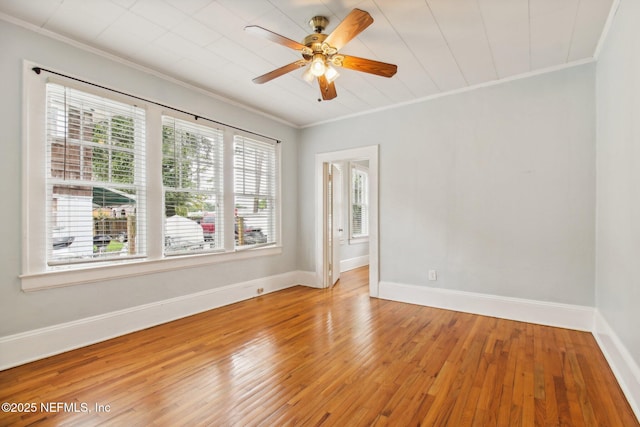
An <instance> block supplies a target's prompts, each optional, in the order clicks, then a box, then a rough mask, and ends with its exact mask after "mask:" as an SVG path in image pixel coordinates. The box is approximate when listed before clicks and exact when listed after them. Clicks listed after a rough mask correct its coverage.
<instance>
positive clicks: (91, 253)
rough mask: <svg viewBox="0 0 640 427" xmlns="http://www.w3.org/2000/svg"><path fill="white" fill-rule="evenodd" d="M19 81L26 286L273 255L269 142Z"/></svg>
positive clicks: (122, 100)
mask: <svg viewBox="0 0 640 427" xmlns="http://www.w3.org/2000/svg"><path fill="white" fill-rule="evenodd" d="M54 74H55V73H54ZM24 77H25V78H24V82H25V97H26V98H25V106H26V108H27V114H26V115H25V116H24V117H25V129H26V131H25V133H24V134H25V145H24V165H23V170H24V175H23V179H22V182H23V190H24V191H23V194H24V200H23V224H24V227H25V229H24V235H25V241H24V244H23V251H22V261H23V262H22V265H23V274H22V275H21V279H22V288H23V289H24V290H35V289H42V288H48V287H55V286H65V285H69V284H75V283H86V282H91V281H101V280H108V279H113V278H117V277H126V276H132V275H140V274H148V273H154V272H157V271H160V270H171V269H174V268H176V269H177V268H184V267H194V266H200V265H205V264H211V263H217V262H224V261H229V260H234V259H247V258H251V257H255V256H261V255H273V254H278V253H281V251H282V250H281V248H279V247H278V243H279V241H280V238H279V233H280V231H279V229H280V219H279V215H280V213H279V203H280V202H279V199H278V198H279V187H280V185H279V179H280V178H279V168H280V164H279V161H280V150H279V145H278V144H277V143H276V142H275V141H270V140H268V139H266V138H265V139H262V137H259V136H255V137H254V136H253V135H249V134H248V133H247V135H248V136H246V135H245V134H244V133H242V134H240V131H238V130H237V129H235V128H230V127H226V126H224V125H222V124H215V125H214V124H211V123H212V122H210V121H208V120H206V119H201V118H200V119H196V118H195V117H192V116H189V115H187V114H185V113H181V112H179V111H174V110H172V109H171V108H170V107H165V106H158V105H156V106H152V102H151V101H145V100H142V99H139V98H138V99H136V98H132V97H128V96H126V95H124V94H122V93H113V92H112V91H109V90H105V89H101V88H95V87H93V86H91V85H89V84H84V83H82V82H78V81H76V80H74V79H66V78H64V77H62V76H59V77H52V76H51V75H48V76H47V75H45V73H41V74H36V73H34V72H33V71H32V70H31V67H30V66H29V64H26V63H25V68H24ZM263 246H269V247H268V248H263ZM244 249H259V250H256V251H247V250H244ZM240 252H241V253H240ZM193 255H197V256H193ZM132 261H135V262H132ZM49 273H51V274H49Z"/></svg>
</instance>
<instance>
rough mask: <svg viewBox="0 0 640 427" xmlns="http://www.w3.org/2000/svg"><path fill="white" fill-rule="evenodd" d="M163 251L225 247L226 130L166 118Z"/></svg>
mask: <svg viewBox="0 0 640 427" xmlns="http://www.w3.org/2000/svg"><path fill="white" fill-rule="evenodd" d="M162 180H163V185H164V211H165V229H164V232H165V254H167V255H176V254H186V253H194V252H208V251H211V250H218V249H223V248H224V238H223V235H224V233H223V231H224V223H223V220H224V215H223V200H224V197H223V132H222V130H220V129H215V128H212V127H209V126H204V125H199V124H196V123H192V122H188V121H185V120H180V119H176V118H173V117H169V116H163V118H162Z"/></svg>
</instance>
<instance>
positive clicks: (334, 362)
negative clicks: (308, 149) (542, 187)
mask: <svg viewBox="0 0 640 427" xmlns="http://www.w3.org/2000/svg"><path fill="white" fill-rule="evenodd" d="M0 402H13V403H15V404H16V406H17V405H18V404H23V406H24V404H31V403H33V404H35V405H36V408H35V410H34V411H33V412H24V411H22V412H19V413H10V412H9V413H7V412H1V413H0V425H1V426H6V425H18V426H19V425H65V426H67V425H68V426H77V425H78V426H79V425H116V426H120V425H126V426H148V425H158V426H179V425H189V426H191V425H214V426H253V425H256V426H282V425H304V426H318V425H337V426H370V425H376V426H383V425H389V426H411V425H413V426H416V425H421V426H456V427H458V426H521V425H522V426H533V425H535V426H555V425H564V426H625V427H630V426H638V425H639V424H638V420H637V419H636V418H635V417H634V414H633V412H632V410H631V408H630V406H629V404H628V403H627V402H626V400H625V398H624V396H623V394H622V392H621V390H620V388H619V386H618V384H617V383H616V380H615V378H614V376H613V374H612V373H611V370H610V369H609V367H608V365H607V364H606V362H605V359H604V357H603V355H602V353H601V352H600V350H599V349H598V347H597V344H596V342H595V340H594V339H593V337H592V336H591V334H589V333H585V332H577V331H571V330H566V329H559V328H552V327H546V326H539V325H532V324H527V323H521V322H514V321H508V320H500V319H495V318H491V317H483V316H476V315H471V314H465V313H458V312H452V311H446V310H439V309H433V308H428V307H421V306H417V305H411V304H402V303H396V302H391V301H384V300H378V299H371V298H369V296H368V278H367V270H366V268H361V269H358V270H353V271H351V272H348V273H345V274H343V276H342V278H341V280H340V282H339V283H338V284H337V285H336V287H334V288H333V289H331V290H319V289H310V288H306V287H302V286H298V287H294V288H290V289H287V290H284V291H280V292H277V293H273V294H268V295H263V296H260V297H259V298H255V299H252V300H249V301H244V302H241V303H237V304H233V305H230V306H226V307H222V308H219V309H216V310H212V311H209V312H206V313H202V314H199V315H196V316H191V317H188V318H185V319H181V320H178V321H175V322H171V323H168V324H165V325H160V326H157V327H154V328H150V329H147V330H144V331H140V332H136V333H133V334H129V335H126V336H123V337H119V338H115V339H112V340H109V341H106V342H103V343H99V344H95V345H92V346H89V347H85V348H82V349H79V350H75V351H71V352H67V353H65V354H61V355H58V356H54V357H50V358H48V359H44V360H40V361H37V362H33V363H30V364H27V365H23V366H20V367H17V368H13V369H10V370H5V371H2V372H0ZM56 402H60V403H61V404H62V405H63V406H60V405H59V404H56ZM43 404H44V405H45V407H42V405H43ZM64 404H66V405H67V406H66V407H65V406H64ZM46 405H50V406H49V407H46ZM74 405H75V406H74ZM96 405H102V406H101V407H98V408H96ZM107 405H108V407H107ZM100 408H101V409H102V411H99V410H98V409H100ZM22 409H23V410H24V409H25V408H24V407H23V408H22ZM31 409H33V407H31ZM52 409H53V410H56V411H57V412H54V411H53V410H52ZM74 411H75V412H74Z"/></svg>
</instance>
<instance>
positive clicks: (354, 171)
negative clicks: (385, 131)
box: [350, 163, 369, 239]
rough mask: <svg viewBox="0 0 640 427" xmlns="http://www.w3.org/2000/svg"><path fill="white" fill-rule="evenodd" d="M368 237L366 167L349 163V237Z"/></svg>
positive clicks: (367, 178) (367, 175)
mask: <svg viewBox="0 0 640 427" xmlns="http://www.w3.org/2000/svg"><path fill="white" fill-rule="evenodd" d="M363 237H369V173H368V170H367V168H366V167H364V166H362V165H360V164H358V163H352V164H351V213H350V238H351V239H357V238H363Z"/></svg>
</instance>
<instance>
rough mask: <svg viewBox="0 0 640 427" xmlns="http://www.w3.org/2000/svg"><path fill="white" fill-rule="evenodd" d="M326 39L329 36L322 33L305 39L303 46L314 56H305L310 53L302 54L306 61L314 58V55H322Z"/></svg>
mask: <svg viewBox="0 0 640 427" xmlns="http://www.w3.org/2000/svg"><path fill="white" fill-rule="evenodd" d="M326 38H327V35H326V34H322V33H317V34H316V33H314V34H309V35H308V36H307V37H305V38H304V41H303V44H304V45H305V46H306V47H308V48H309V49H311V51H312V54H311V55H305V54H306V53H308V52H302V56H304V57H305V58H306V59H310V58H311V57H312V56H313V53H322V51H323V50H322V44H323V42H324V40H325V39H326Z"/></svg>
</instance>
